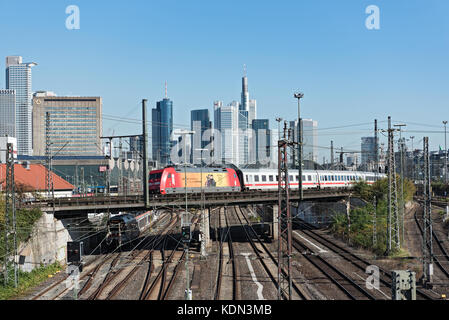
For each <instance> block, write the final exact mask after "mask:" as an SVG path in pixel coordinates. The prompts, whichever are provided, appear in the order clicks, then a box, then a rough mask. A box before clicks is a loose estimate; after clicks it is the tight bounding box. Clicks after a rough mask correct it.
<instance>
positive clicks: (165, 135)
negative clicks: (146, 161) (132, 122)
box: [152, 97, 173, 166]
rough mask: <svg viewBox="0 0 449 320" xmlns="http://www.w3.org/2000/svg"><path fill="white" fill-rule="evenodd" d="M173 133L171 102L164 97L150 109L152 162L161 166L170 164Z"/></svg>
mask: <svg viewBox="0 0 449 320" xmlns="http://www.w3.org/2000/svg"><path fill="white" fill-rule="evenodd" d="M172 133H173V101H171V100H170V99H168V98H167V97H165V98H164V99H163V100H162V101H158V102H157V103H156V108H154V109H152V135H153V136H152V142H153V146H152V149H153V160H157V161H158V163H159V164H160V165H161V166H165V165H167V164H169V163H170V152H171V146H172V142H171V138H172Z"/></svg>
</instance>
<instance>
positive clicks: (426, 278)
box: [422, 137, 433, 286]
mask: <svg viewBox="0 0 449 320" xmlns="http://www.w3.org/2000/svg"><path fill="white" fill-rule="evenodd" d="M423 151H424V210H423V224H424V225H423V248H422V249H423V278H422V280H423V283H424V284H425V285H426V286H427V285H429V284H430V283H431V282H432V275H433V246H432V204H431V201H432V192H431V184H430V156H429V138H428V137H424V140H423Z"/></svg>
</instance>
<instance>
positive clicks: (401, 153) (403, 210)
mask: <svg viewBox="0 0 449 320" xmlns="http://www.w3.org/2000/svg"><path fill="white" fill-rule="evenodd" d="M394 126H395V127H399V145H398V148H399V155H400V164H401V171H400V173H401V202H400V207H401V220H402V221H401V222H402V223H401V224H402V241H404V221H405V220H404V216H405V201H404V140H403V139H402V127H405V126H407V125H406V124H395V125H394Z"/></svg>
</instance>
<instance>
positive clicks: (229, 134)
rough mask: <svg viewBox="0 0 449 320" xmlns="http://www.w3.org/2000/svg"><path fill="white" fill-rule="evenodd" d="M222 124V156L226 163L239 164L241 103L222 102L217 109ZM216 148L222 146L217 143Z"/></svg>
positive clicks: (220, 127)
mask: <svg viewBox="0 0 449 320" xmlns="http://www.w3.org/2000/svg"><path fill="white" fill-rule="evenodd" d="M215 112H216V115H217V116H218V117H219V119H218V120H219V121H218V122H219V124H220V126H219V127H218V128H216V129H217V130H219V131H220V135H221V139H220V140H221V158H222V161H223V162H225V163H232V164H235V165H237V166H238V165H239V150H240V149H239V134H238V133H239V132H238V130H239V103H238V102H237V101H233V102H232V103H230V104H229V105H227V106H223V105H222V104H221V106H220V107H218V106H217V108H216V109H215ZM215 147H216V148H220V146H218V145H216V146H215Z"/></svg>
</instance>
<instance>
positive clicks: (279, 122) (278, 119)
mask: <svg viewBox="0 0 449 320" xmlns="http://www.w3.org/2000/svg"><path fill="white" fill-rule="evenodd" d="M282 120H283V119H282V118H276V121H277V122H278V136H279V139H278V140H281V121H282Z"/></svg>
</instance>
